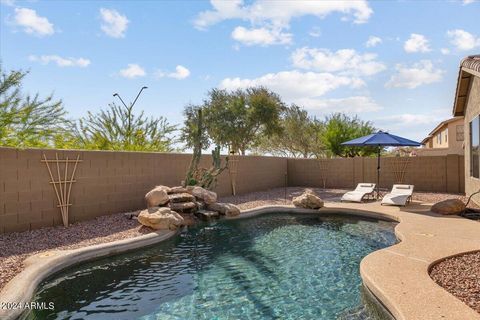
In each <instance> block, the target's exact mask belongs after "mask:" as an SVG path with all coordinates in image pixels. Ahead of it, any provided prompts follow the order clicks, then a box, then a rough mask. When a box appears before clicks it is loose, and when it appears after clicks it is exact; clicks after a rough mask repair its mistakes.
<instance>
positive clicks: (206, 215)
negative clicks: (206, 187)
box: [197, 210, 219, 220]
mask: <svg viewBox="0 0 480 320" xmlns="http://www.w3.org/2000/svg"><path fill="white" fill-rule="evenodd" d="M197 215H199V216H200V217H201V218H203V219H207V220H208V219H212V218H216V217H218V216H219V213H218V212H217V211H211V210H198V212H197Z"/></svg>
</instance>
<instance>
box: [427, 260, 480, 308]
mask: <svg viewBox="0 0 480 320" xmlns="http://www.w3.org/2000/svg"><path fill="white" fill-rule="evenodd" d="M430 277H432V279H433V280H434V281H435V282H436V283H437V284H438V285H440V286H442V287H443V288H444V289H445V290H447V291H448V292H450V293H451V294H453V295H454V296H455V297H457V298H458V299H460V300H462V301H463V302H464V303H465V304H467V305H468V306H469V307H471V308H472V309H474V310H475V311H477V312H478V313H480V251H477V252H474V253H467V254H463V255H461V256H457V257H453V258H449V259H446V260H443V261H441V262H439V263H437V264H436V265H434V266H433V268H432V270H431V271H430Z"/></svg>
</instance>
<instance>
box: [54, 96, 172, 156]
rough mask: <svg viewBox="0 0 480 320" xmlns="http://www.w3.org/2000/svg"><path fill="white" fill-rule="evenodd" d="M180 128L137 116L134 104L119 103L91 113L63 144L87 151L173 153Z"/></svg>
mask: <svg viewBox="0 0 480 320" xmlns="http://www.w3.org/2000/svg"><path fill="white" fill-rule="evenodd" d="M175 131H176V126H174V125H171V124H169V123H168V121H167V119H166V118H164V117H162V116H160V117H156V118H155V117H147V116H145V114H144V112H143V111H141V112H139V113H138V114H135V113H134V111H133V105H131V104H130V106H127V107H124V106H119V105H117V104H115V103H111V104H109V105H108V108H106V109H104V110H100V111H99V112H97V113H92V112H88V113H87V116H85V117H83V118H81V119H80V120H79V121H78V122H77V123H76V124H75V125H74V127H73V129H72V132H73V134H72V136H71V137H70V139H67V141H63V142H62V143H66V144H69V145H71V144H75V145H77V146H78V147H80V148H84V149H96V150H127V151H157V152H170V151H172V150H173V148H174V143H175V139H174V137H173V133H174V132H175Z"/></svg>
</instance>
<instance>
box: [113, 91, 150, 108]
mask: <svg viewBox="0 0 480 320" xmlns="http://www.w3.org/2000/svg"><path fill="white" fill-rule="evenodd" d="M145 89H148V87H145V86H143V87H142V88H141V89H140V91H139V92H138V94H137V97H136V98H135V100H133V103H131V104H130V108H133V106H134V105H135V103H136V102H137V99H138V97H140V94H141V93H142V91H143V90H145ZM113 96H114V97H117V98H118V99H120V101H121V102H122V103H123V105H124V106H125V108H127V109H129V108H128V107H127V104H126V103H125V102H124V101H123V99H122V97H120V95H119V94H118V93H114V94H113Z"/></svg>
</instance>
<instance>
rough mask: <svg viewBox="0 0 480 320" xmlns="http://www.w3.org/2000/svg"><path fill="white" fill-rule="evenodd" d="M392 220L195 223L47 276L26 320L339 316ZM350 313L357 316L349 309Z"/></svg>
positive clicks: (294, 217) (386, 239)
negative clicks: (37, 305)
mask: <svg viewBox="0 0 480 320" xmlns="http://www.w3.org/2000/svg"><path fill="white" fill-rule="evenodd" d="M393 228H394V224H393V223H391V222H385V221H377V220H370V219H363V218H356V217H350V216H338V215H335V216H334V215H331V216H324V215H301V214H284V213H282V214H266V215H262V216H258V217H254V218H248V219H239V220H231V221H228V220H227V221H225V220H222V221H218V222H214V223H210V224H207V223H205V224H202V225H198V226H195V227H190V228H189V229H187V230H185V231H183V232H181V233H180V234H179V235H178V236H176V237H174V238H172V239H169V240H167V241H165V242H162V243H160V244H158V245H155V246H153V247H149V248H148V249H144V250H143V251H141V250H137V251H136V252H133V253H128V254H123V255H119V256H115V257H111V258H106V259H101V260H98V261H95V262H91V263H87V264H83V265H81V266H78V267H75V268H71V269H69V270H68V271H66V272H63V273H61V274H59V275H57V276H55V277H54V278H51V279H48V280H47V281H46V282H44V283H43V284H42V285H41V286H40V288H39V290H38V292H37V294H36V296H35V298H34V299H35V301H38V302H54V304H55V309H54V310H41V311H40V310H39V311H32V312H31V313H30V314H29V315H28V316H27V319H102V320H103V319H145V320H146V319H329V320H330V319H336V318H338V317H339V316H345V315H346V314H350V312H351V310H353V311H355V310H356V309H357V308H358V306H359V305H360V304H361V301H360V286H361V279H360V275H359V264H360V260H361V259H362V258H363V257H364V256H366V255H367V254H368V253H370V252H372V251H375V250H378V249H381V248H384V247H387V246H390V245H392V244H394V243H395V242H396V238H395V235H394V232H393ZM353 311H352V312H351V313H355V312H353Z"/></svg>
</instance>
